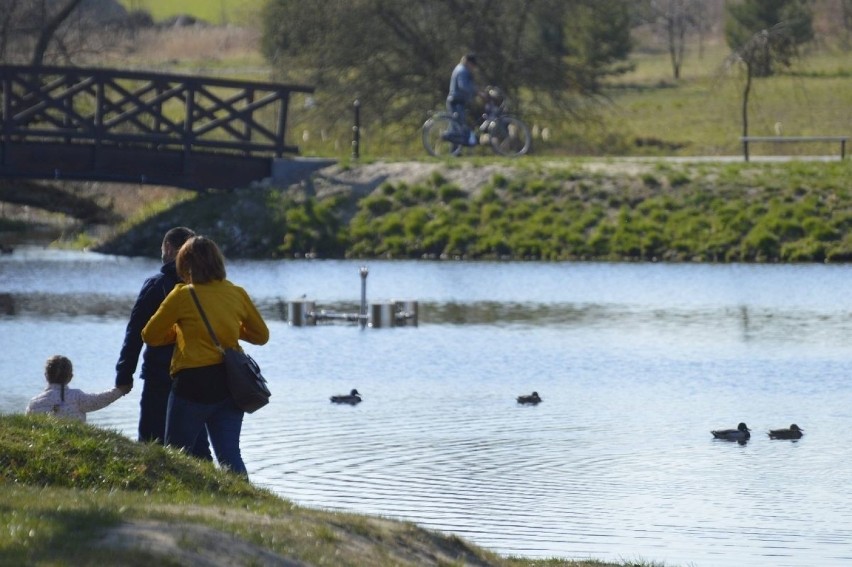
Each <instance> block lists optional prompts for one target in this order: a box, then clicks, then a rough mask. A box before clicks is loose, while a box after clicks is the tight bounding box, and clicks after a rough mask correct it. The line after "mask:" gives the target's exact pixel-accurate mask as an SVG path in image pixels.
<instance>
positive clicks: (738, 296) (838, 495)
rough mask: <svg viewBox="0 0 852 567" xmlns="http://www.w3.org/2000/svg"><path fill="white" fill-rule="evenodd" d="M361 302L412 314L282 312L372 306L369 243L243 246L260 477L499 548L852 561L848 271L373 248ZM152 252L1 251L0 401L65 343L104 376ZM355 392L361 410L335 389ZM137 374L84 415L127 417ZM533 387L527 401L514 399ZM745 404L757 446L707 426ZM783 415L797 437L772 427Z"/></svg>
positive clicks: (83, 382)
mask: <svg viewBox="0 0 852 567" xmlns="http://www.w3.org/2000/svg"><path fill="white" fill-rule="evenodd" d="M368 265H369V268H370V275H369V277H368V296H369V298H370V300H371V301H386V300H391V299H414V300H418V301H419V302H420V325H419V326H418V327H417V328H400V329H381V330H378V329H366V330H360V329H359V328H358V327H356V326H347V325H324V326H318V327H313V328H292V327H289V326H288V325H287V322H286V303H287V301H289V300H292V299H295V298H299V297H301V296H302V295H306V296H307V297H308V298H310V299H313V300H315V301H316V302H317V304H318V306H319V307H321V308H326V309H334V310H337V311H349V310H355V309H356V308H357V301H358V298H359V297H360V278H359V276H358V268H359V267H360V264H359V263H355V262H345V261H312V262H308V261H300V262H297V261H289V262H288V261H281V262H249V261H239V262H232V263H229V264H228V269H229V277H230V279H232V280H233V281H235V282H236V283H238V284H241V285H243V286H244V287H246V289H247V290H248V291H249V293H250V294H251V295H252V297H253V298H254V299H255V301H256V302H257V303H258V304H259V305H260V307H261V309H262V311H263V313H264V315H265V316H266V318H267V320H268V322H269V326H270V329H271V333H272V335H271V336H272V338H271V340H270V343H269V344H268V345H267V346H264V347H254V346H248V347H247V350H248V351H249V352H251V354H252V355H254V356H255V357H256V358H257V359H258V361H259V362H260V363H261V365H262V367H263V369H264V373H265V375H266V376H267V377H268V378H269V379H270V380H271V382H272V388H273V393H274V395H273V399H272V403H271V404H270V405H269V406H268V407H267V408H264V409H263V410H261V411H260V412H258V413H256V414H254V415H250V416H248V417H247V418H246V421H245V425H244V433H243V453H244V458H245V460H246V464H247V466H248V469H249V473H250V475H251V477H252V479H253V481H254V482H256V483H258V484H262V485H264V486H267V487H269V488H271V489H272V490H274V491H275V492H277V493H279V494H281V495H282V496H284V497H286V498H290V499H292V500H294V501H295V502H298V503H300V504H304V505H309V506H317V507H323V508H329V509H340V510H349V511H355V512H365V513H370V514H378V515H383V516H389V517H395V518H403V519H408V520H413V521H415V522H417V523H419V524H421V525H423V526H426V527H429V528H434V529H438V530H441V531H445V532H451V533H456V534H459V535H462V536H464V537H466V538H468V539H470V540H472V541H474V542H476V543H478V544H481V545H484V546H487V547H490V548H492V549H494V550H496V551H498V552H500V553H505V554H519V555H525V556H530V557H547V556H553V555H558V556H564V557H570V558H597V559H602V560H623V559H639V558H644V559H646V560H655V561H665V562H667V563H669V564H674V565H677V564H680V565H696V566H715V565H766V566H787V565H789V566H792V565H848V564H850V562H852V547H850V545H849V543H848V542H849V541H852V494H850V491H849V490H847V487H848V486H850V484H852V467H849V465H848V462H849V459H850V456H852V455H850V450H849V449H848V448H847V444H846V443H845V439H844V432H845V431H847V430H849V429H850V426H852V387H850V374H852V373H851V372H850V370H852V353H850V344H852V343H851V341H850V340H851V339H852V297H850V294H849V293H848V283H847V282H848V281H849V278H850V276H851V275H852V269H850V268H849V267H846V266H823V265H807V266H742V265H734V266H723V265H657V264H572V263H559V264H557V263H553V264H538V263H422V262H370V263H369V264H368ZM156 269H158V264H157V262H155V261H152V260H146V259H127V258H115V257H109V256H101V255H96V254H84V253H69V252H52V251H40V250H29V251H23V252H16V253H15V254H13V255H11V256H3V257H2V258H0V343H1V344H2V352H3V353H4V354H3V356H2V357H0V376H3V377H4V378H3V382H4V386H5V387H4V388H2V390H1V391H0V411H5V412H12V411H20V410H21V409H22V408H23V407H24V406H25V404H26V402H27V400H28V399H29V397H31V396H32V395H34V394H35V393H36V392H37V391H38V390H39V389H40V388H41V387H42V380H43V379H42V365H43V363H44V360H45V358H47V356H49V355H51V354H55V353H62V354H66V355H67V356H69V357H71V358H72V360H73V361H74V363H75V379H74V384H75V385H76V386H78V387H81V388H83V389H85V390H88V391H94V390H99V389H101V388H106V387H108V386H109V385H110V383H111V381H112V379H113V372H114V370H113V367H114V364H115V360H116V357H117V355H118V351H119V349H120V347H121V342H122V338H123V331H124V326H125V324H126V317H127V314H128V313H129V310H130V307H131V306H132V304H133V301H134V299H135V296H136V293H137V292H138V288H139V286H140V285H141V282H142V281H143V280H144V279H145V278H146V277H147V276H148V275H150V274H151V273H153V272H154V271H155V270H156ZM353 387H354V388H358V390H359V391H360V392H361V393H362V394H363V395H364V398H365V401H364V402H363V403H362V404H360V405H359V406H357V407H348V406H345V407H339V406H334V405H332V404H330V403H329V401H328V396H329V395H331V394H337V393H345V392H348V391H349V390H350V389H351V388H353ZM139 390H140V389H139V388H136V389H134V391H133V392H132V393H131V394H130V396H128V397H127V398H123V399H122V400H120V401H119V402H117V403H115V404H113V405H112V406H110V407H109V408H107V409H105V410H102V411H100V412H96V413H93V414H91V415H90V421H91V422H92V423H95V424H98V425H100V426H104V427H111V428H115V429H118V430H119V431H122V432H124V433H126V434H127V435H129V436H133V435H134V430H135V425H136V419H137V407H138V406H137V405H136V404H137V403H138V396H139ZM533 390H537V391H538V392H539V393H540V394H541V396H542V398H543V399H544V402H542V403H541V404H540V405H538V406H537V407H523V406H518V405H517V404H516V403H515V397H516V396H517V395H519V394H524V393H530V392H531V391H533ZM739 421H746V422H747V423H748V424H749V426H750V427H751V428H752V430H753V433H754V435H755V437H754V439H753V440H752V441H751V442H749V443H748V444H746V445H742V446H741V445H738V444H737V443H727V442H720V441H714V440H712V439H711V436H710V433H709V431H710V429H714V428H719V427H733V426H735V425H736V424H737V422H739ZM792 422H796V423H798V424H799V425H800V426H802V427H803V428H804V429H806V434H805V437H804V438H803V439H802V440H801V441H798V442H789V441H770V440H769V439H768V438H767V437H766V434H765V432H766V430H768V429H769V428H777V427H786V426H787V425H789V424H790V423H792Z"/></svg>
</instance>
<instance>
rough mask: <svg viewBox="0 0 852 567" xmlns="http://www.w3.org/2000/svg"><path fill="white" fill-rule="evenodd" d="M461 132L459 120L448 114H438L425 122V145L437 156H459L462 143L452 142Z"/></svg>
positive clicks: (430, 153)
mask: <svg viewBox="0 0 852 567" xmlns="http://www.w3.org/2000/svg"><path fill="white" fill-rule="evenodd" d="M460 133H461V129H460V128H459V125H458V122H456V121H455V120H453V118H452V117H451V116H449V115H447V114H436V115H435V116H433V117H432V118H430V119H429V120H427V121H426V123H425V124H423V147H424V148H426V151H427V152H429V155H433V156H435V157H447V156H457V155H459V153H460V152H461V148H462V147H461V145H460V144H457V143H454V142H452V141H451V140H453V139H456V140H457V139H458V137H459V135H460Z"/></svg>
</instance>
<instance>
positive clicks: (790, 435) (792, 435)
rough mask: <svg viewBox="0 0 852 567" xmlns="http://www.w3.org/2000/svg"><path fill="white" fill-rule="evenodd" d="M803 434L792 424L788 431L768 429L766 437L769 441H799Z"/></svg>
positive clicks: (800, 429) (801, 430) (799, 428)
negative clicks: (767, 436)
mask: <svg viewBox="0 0 852 567" xmlns="http://www.w3.org/2000/svg"><path fill="white" fill-rule="evenodd" d="M804 432H805V430H804V429H802V428H801V427H799V426H798V425H796V424H795V423H794V424H792V425H791V426H790V427H789V428H788V429H770V430H769V433H768V435H769V438H770V439H801V438H802V434H804Z"/></svg>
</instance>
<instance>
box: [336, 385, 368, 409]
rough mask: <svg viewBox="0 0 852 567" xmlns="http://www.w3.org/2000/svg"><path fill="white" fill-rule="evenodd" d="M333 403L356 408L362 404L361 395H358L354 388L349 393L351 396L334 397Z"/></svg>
mask: <svg viewBox="0 0 852 567" xmlns="http://www.w3.org/2000/svg"><path fill="white" fill-rule="evenodd" d="M331 403H333V404H349V405H352V406H354V405H355V404H359V403H361V394H359V393H358V390H356V389H354V388H353V389H352V391H351V392H349V395H339V396H332V397H331Z"/></svg>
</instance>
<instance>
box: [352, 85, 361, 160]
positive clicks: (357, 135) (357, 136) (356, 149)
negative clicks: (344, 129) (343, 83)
mask: <svg viewBox="0 0 852 567" xmlns="http://www.w3.org/2000/svg"><path fill="white" fill-rule="evenodd" d="M352 106H353V108H354V110H355V124H354V125H353V126H352V159H358V157H359V155H360V153H361V148H360V146H361V101H360V100H358V99H357V98H356V99H355V102H353V103H352Z"/></svg>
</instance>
